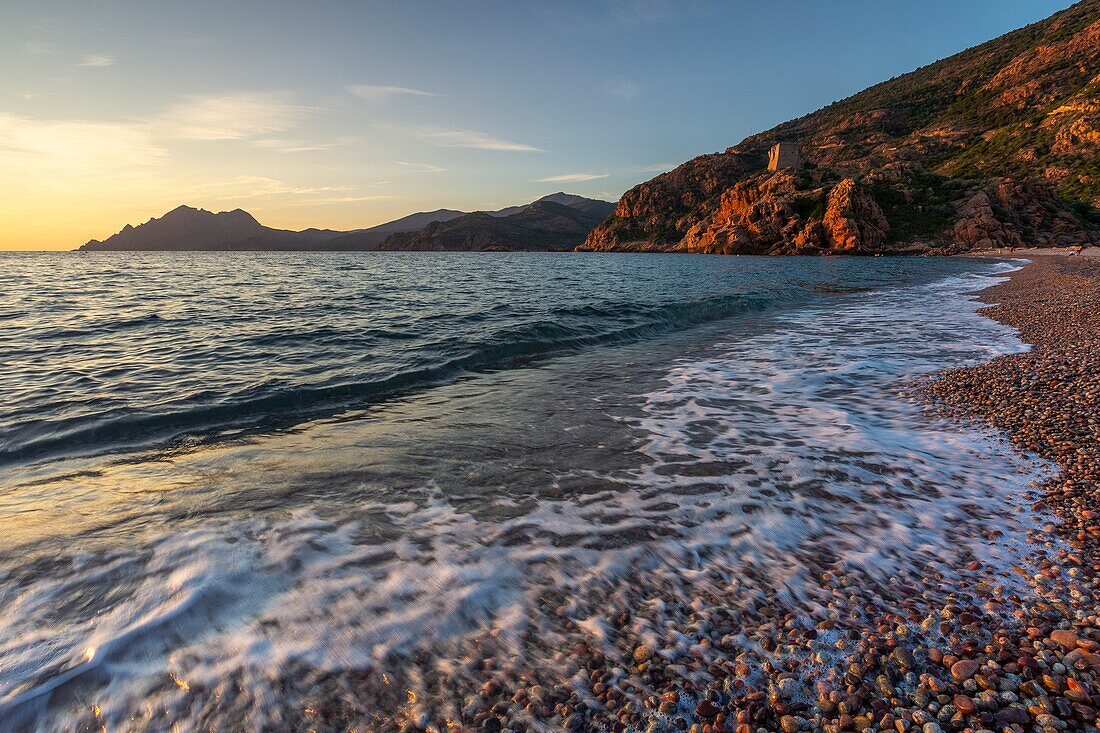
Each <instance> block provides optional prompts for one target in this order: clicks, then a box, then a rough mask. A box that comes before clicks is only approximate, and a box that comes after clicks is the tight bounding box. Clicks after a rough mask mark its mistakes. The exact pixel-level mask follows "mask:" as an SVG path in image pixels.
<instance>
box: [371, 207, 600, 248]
mask: <svg viewBox="0 0 1100 733" xmlns="http://www.w3.org/2000/svg"><path fill="white" fill-rule="evenodd" d="M563 201H564V202H567V203H561V202H563ZM614 208H615V204H613V203H611V202H609V201H599V200H596V199H587V198H583V197H581V196H571V195H569V194H552V195H551V196H547V197H544V198H542V199H539V200H538V201H535V202H534V203H532V204H530V205H528V206H526V207H523V208H522V209H520V210H519V211H518V212H516V213H513V214H509V215H507V216H499V215H498V214H495V213H490V212H480V211H479V212H475V213H472V214H466V215H464V216H460V217H458V218H455V219H451V220H450V221H446V222H433V223H431V224H429V225H428V226H426V227H425V228H423V229H421V230H420V231H418V232H410V233H406V234H393V235H391V236H390V237H389V238H387V239H386V241H384V242H383V243H382V244H381V246H380V247H379V249H382V250H422V251H458V252H485V251H526V252H532V251H563V250H570V249H573V248H575V247H577V246H578V245H579V244H581V243H582V242H583V241H584V239H585V236H587V234H588V233H589V232H590V231H591V230H592V228H593V227H594V226H596V225H597V224H599V223H600V222H601V221H603V220H604V219H605V218H607V216H608V215H609V214H610V213H611V212H612V211H613V210H614Z"/></svg>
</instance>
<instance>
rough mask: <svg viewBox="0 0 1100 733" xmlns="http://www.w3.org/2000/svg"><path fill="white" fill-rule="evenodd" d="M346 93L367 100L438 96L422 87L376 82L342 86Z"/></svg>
mask: <svg viewBox="0 0 1100 733" xmlns="http://www.w3.org/2000/svg"><path fill="white" fill-rule="evenodd" d="M344 88H345V89H346V90H347V91H348V93H350V94H354V95H355V96H357V97H359V98H360V99H365V100H366V101H368V102H384V101H386V100H387V99H391V98H392V97H402V96H405V97H438V96H439V95H438V94H436V93H435V92H425V91H423V90H422V89H412V88H410V87H392V86H383V85H378V84H352V85H351V86H347V87H344Z"/></svg>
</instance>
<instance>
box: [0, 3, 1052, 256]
mask: <svg viewBox="0 0 1100 733" xmlns="http://www.w3.org/2000/svg"><path fill="white" fill-rule="evenodd" d="M1069 4H1070V3H1068V2H1065V1H1064V0H1059V1H1055V0H924V1H923V2H919V3H918V2H883V1H882V0H817V1H811V0H769V1H768V2H764V1H762V0H761V1H757V0H753V1H752V2H749V1H748V0H737V1H735V0H727V1H726V2H713V3H712V2H707V1H706V0H678V1H675V2H674V1H673V0H585V1H578V2H550V1H549V0H548V1H546V2H525V1H522V0H508V1H502V2H497V1H495V0H480V1H478V2H472V1H471V2H462V1H459V0H451V1H448V2H443V1H439V2H426V1H418V0H404V1H403V2H374V1H370V0H357V1H348V2H339V1H337V0H329V1H327V2H322V1H318V2H284V1H281V0H267V1H266V2H243V1H242V2H225V0H219V1H218V2H205V1H204V0H194V1H191V2H186V3H183V2H179V3H155V2H148V0H142V1H141V2H129V1H127V0H81V1H80V2H50V1H49V0H33V1H32V0H0V69H3V73H0V249H72V248H74V247H76V246H78V245H80V244H82V243H83V242H85V241H87V240H88V239H91V238H96V239H104V238H106V237H107V236H109V235H111V234H113V233H114V232H116V231H118V230H119V229H121V228H122V227H123V226H124V225H125V224H127V223H129V224H133V225H137V224H140V223H142V222H144V221H147V220H148V219H149V218H151V217H154V216H160V215H161V214H163V213H164V212H166V211H168V210H170V209H172V208H174V207H176V206H178V205H179V204H189V205H192V206H198V207H202V208H206V209H210V210H212V211H223V210H229V209H235V208H242V209H245V210H247V211H249V212H251V213H252V214H254V215H255V216H256V217H257V218H258V219H259V220H260V221H261V222H262V223H263V224H266V225H268V226H275V227H280V228H289V229H301V228H305V227H310V226H316V227H326V228H334V229H357V228H362V227H367V226H372V225H374V224H378V223H381V222H384V221H389V220H391V219H395V218H397V217H399V216H403V215H405V214H408V213H411V212H414V211H422V210H431V209H437V208H455V209H462V210H478V209H495V208H501V207H503V206H507V205H514V204H518V203H523V202H527V201H531V200H533V199H535V198H537V197H539V196H541V195H545V194H548V193H552V192H555V191H560V190H564V191H567V192H570V193H578V194H582V195H586V196H592V197H599V198H605V199H608V200H615V199H617V198H618V197H619V196H620V195H621V194H622V193H623V192H624V191H626V190H627V189H629V188H630V187H632V186H634V185H635V184H637V183H640V182H642V181H645V180H647V179H649V178H652V177H653V176H654V175H656V174H658V173H660V172H663V171H665V170H669V169H671V168H673V167H674V166H675V165H677V164H679V163H681V162H683V161H685V160H688V159H690V158H692V157H694V156H696V155H699V154H701V153H706V152H715V151H718V150H724V149H725V148H727V147H729V146H731V145H734V144H736V143H737V142H738V141H740V140H741V139H742V138H744V137H746V136H747V135H750V134H752V133H755V132H760V131H762V130H766V129H768V128H770V127H772V126H774V125H776V124H778V123H780V122H783V121H784V120H787V119H790V118H792V117H797V116H800V115H803V114H805V113H808V112H811V111H813V110H815V109H818V108H820V107H822V106H824V105H827V104H829V103H831V102H833V101H835V100H837V99H842V98H844V97H846V96H848V95H850V94H853V93H855V92H857V91H859V90H861V89H863V88H865V87H867V86H869V85H871V84H874V83H876V82H879V81H883V80H885V79H889V78H891V77H893V76H897V75H898V74H901V73H904V72H907V71H910V70H912V69H913V68H916V67H918V66H922V65H924V64H927V63H930V62H932V61H935V60H937V59H940V58H943V57H945V56H949V55H951V54H952V53H955V52H957V51H961V50H962V49H964V48H967V47H969V46H972V45H975V44H977V43H980V42H982V41H985V40H988V39H990V38H993V37H995V36H998V35H1000V34H1002V33H1005V32H1007V31H1010V30H1012V29H1014V28H1018V27H1020V26H1023V25H1026V24H1028V23H1031V22H1034V21H1036V20H1040V19H1042V18H1044V17H1046V16H1048V15H1050V14H1051V13H1053V12H1055V11H1057V10H1060V9H1062V8H1064V7H1066V6H1068V5H1069Z"/></svg>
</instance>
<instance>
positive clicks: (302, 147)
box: [252, 138, 348, 153]
mask: <svg viewBox="0 0 1100 733" xmlns="http://www.w3.org/2000/svg"><path fill="white" fill-rule="evenodd" d="M252 144H253V145H255V146H256V147H258V148H266V149H268V150H276V151H278V152H280V153H309V152H313V151H316V150H332V149H333V148H338V147H342V146H344V145H347V144H348V143H347V142H344V141H339V142H331V143H316V142H309V141H306V140H285V139H282V138H261V139H259V140H253V141H252Z"/></svg>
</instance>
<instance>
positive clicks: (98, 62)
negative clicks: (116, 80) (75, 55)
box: [76, 53, 115, 66]
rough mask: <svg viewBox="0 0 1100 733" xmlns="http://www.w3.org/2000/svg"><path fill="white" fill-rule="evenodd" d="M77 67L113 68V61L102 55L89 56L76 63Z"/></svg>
mask: <svg viewBox="0 0 1100 733" xmlns="http://www.w3.org/2000/svg"><path fill="white" fill-rule="evenodd" d="M76 65H77V66H114V65H115V60H114V59H113V58H111V57H110V56H104V55H103V54H99V53H96V54H91V55H89V56H85V57H84V58H82V59H80V61H78V62H77V64H76Z"/></svg>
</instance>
